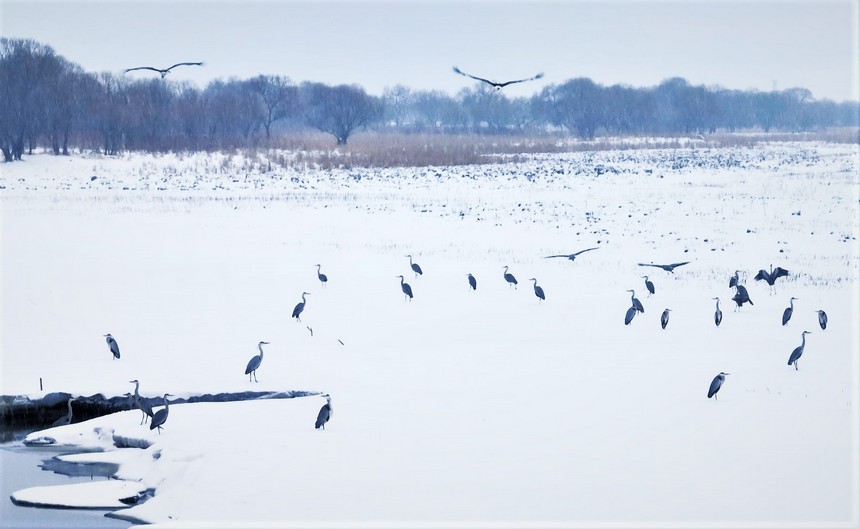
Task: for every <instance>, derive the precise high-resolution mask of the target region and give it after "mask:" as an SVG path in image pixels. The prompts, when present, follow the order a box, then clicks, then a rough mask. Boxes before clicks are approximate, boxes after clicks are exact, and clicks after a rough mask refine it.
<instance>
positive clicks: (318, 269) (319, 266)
mask: <svg viewBox="0 0 860 529" xmlns="http://www.w3.org/2000/svg"><path fill="white" fill-rule="evenodd" d="M320 268H322V265H317V273H318V274H319V273H320Z"/></svg>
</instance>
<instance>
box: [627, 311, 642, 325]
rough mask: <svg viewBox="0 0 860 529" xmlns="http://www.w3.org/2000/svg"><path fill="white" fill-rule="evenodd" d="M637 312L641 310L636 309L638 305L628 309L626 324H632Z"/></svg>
mask: <svg viewBox="0 0 860 529" xmlns="http://www.w3.org/2000/svg"><path fill="white" fill-rule="evenodd" d="M637 312H639V311H638V310H636V307H630V308H629V309H627V314H625V315H624V325H630V322H631V321H633V318H634V317H635V316H636V313H637Z"/></svg>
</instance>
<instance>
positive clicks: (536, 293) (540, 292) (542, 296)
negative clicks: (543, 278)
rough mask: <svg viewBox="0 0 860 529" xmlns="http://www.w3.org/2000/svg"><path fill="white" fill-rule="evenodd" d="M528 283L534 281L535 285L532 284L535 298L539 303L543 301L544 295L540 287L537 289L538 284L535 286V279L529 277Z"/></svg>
mask: <svg viewBox="0 0 860 529" xmlns="http://www.w3.org/2000/svg"><path fill="white" fill-rule="evenodd" d="M529 281H534V282H535V284H534V289H535V296H537V297H539V298H540V300H541V301H543V300H545V299H546V295H544V293H543V289H542V288H541V287H539V286H538V284H537V279H535V278H533V277H531V278H529Z"/></svg>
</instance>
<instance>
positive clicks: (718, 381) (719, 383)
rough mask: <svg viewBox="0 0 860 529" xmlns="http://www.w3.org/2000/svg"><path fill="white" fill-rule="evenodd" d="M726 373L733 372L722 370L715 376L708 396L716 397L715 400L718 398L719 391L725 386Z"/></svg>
mask: <svg viewBox="0 0 860 529" xmlns="http://www.w3.org/2000/svg"><path fill="white" fill-rule="evenodd" d="M726 375H731V373H724V372H722V371H720V374H719V375H717V376H715V377H714V380H712V381H711V387H710V388H708V398H711V397H714V400H717V392H718V391H720V388H721V387H723V382H725V380H726Z"/></svg>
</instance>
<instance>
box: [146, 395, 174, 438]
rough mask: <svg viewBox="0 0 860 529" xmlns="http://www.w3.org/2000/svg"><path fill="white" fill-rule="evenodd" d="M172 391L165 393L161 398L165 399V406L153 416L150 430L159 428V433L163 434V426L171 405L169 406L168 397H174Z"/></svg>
mask: <svg viewBox="0 0 860 529" xmlns="http://www.w3.org/2000/svg"><path fill="white" fill-rule="evenodd" d="M172 396H173V395H171V394H170V393H165V394H164V397H162V398H161V400H163V401H164V408H162V409H160V410H158V411H157V412H155V415H153V416H152V423H150V425H149V429H150V430H155V429H156V428H158V434H159V435H161V427H162V426H163V425H164V423H165V422H166V421H167V414H168V413H170V407H169V406H168V404H169V403H168V401H167V397H172Z"/></svg>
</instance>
